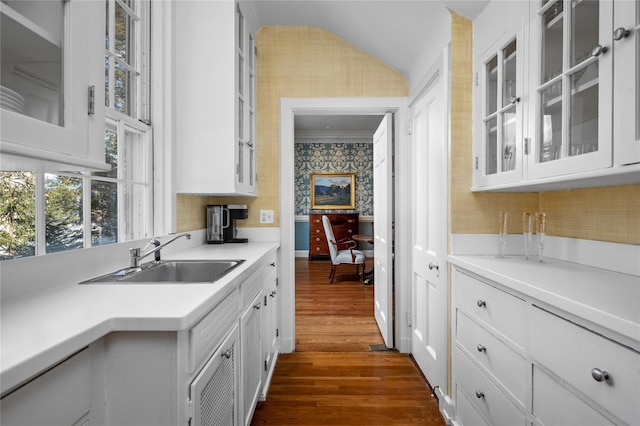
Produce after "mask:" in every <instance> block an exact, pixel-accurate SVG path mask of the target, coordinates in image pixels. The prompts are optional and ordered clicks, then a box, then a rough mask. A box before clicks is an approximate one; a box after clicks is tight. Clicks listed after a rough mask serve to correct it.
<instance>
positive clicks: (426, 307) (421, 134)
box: [411, 76, 448, 391]
mask: <svg viewBox="0 0 640 426" xmlns="http://www.w3.org/2000/svg"><path fill="white" fill-rule="evenodd" d="M442 80H443V79H442V77H441V76H437V77H436V78H435V79H434V80H432V82H431V84H430V86H429V87H428V89H427V90H426V92H425V94H424V95H422V96H421V97H419V98H418V99H417V100H416V102H415V103H414V104H413V106H412V109H411V117H412V135H411V146H412V167H411V168H412V176H413V179H412V182H413V191H412V195H413V196H412V213H413V216H412V219H413V220H412V222H413V223H412V235H413V240H412V278H411V287H412V301H413V303H412V305H413V306H412V310H411V318H412V322H411V331H412V338H411V352H412V354H413V356H414V358H415V359H416V362H417V363H418V365H419V366H420V369H421V370H422V371H423V373H424V374H425V376H426V377H427V380H428V381H429V383H430V384H431V385H432V386H434V387H435V386H439V387H440V388H441V389H442V390H444V391H446V388H447V362H448V361H447V327H448V321H447V318H448V316H447V315H448V309H447V303H448V302H447V300H448V296H447V263H446V252H447V164H448V162H447V161H448V159H447V146H448V143H447V139H446V130H445V123H446V114H445V111H444V108H445V105H446V102H445V100H444V99H443V98H444V92H443V89H442V85H443V81H442Z"/></svg>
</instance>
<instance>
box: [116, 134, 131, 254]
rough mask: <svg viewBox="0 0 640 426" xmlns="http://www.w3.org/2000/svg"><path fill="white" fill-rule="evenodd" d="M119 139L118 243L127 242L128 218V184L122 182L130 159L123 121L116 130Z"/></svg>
mask: <svg viewBox="0 0 640 426" xmlns="http://www.w3.org/2000/svg"><path fill="white" fill-rule="evenodd" d="M116 133H117V138H118V241H126V240H127V216H126V211H125V191H126V184H125V183H123V182H122V181H123V180H124V179H125V178H126V177H127V176H126V170H125V164H126V165H127V167H129V161H128V159H125V155H126V147H125V144H126V143H127V141H126V139H125V126H124V123H123V122H122V121H119V122H118V126H117V129H116Z"/></svg>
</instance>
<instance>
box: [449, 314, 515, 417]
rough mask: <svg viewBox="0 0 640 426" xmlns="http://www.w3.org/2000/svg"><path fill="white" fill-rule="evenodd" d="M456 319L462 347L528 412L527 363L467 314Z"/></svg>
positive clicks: (458, 337) (457, 334)
mask: <svg viewBox="0 0 640 426" xmlns="http://www.w3.org/2000/svg"><path fill="white" fill-rule="evenodd" d="M456 319H457V324H456V340H457V342H458V344H459V345H460V346H462V347H463V348H465V349H466V350H467V351H468V352H469V354H470V355H471V357H473V359H475V360H476V361H477V362H478V363H479V364H480V365H482V366H483V367H485V368H486V369H487V370H488V371H489V372H490V373H491V374H492V375H493V376H494V377H495V378H496V380H497V381H498V382H500V383H501V384H502V385H503V386H504V387H505V388H506V389H507V391H508V392H509V393H511V395H512V396H513V397H514V398H516V399H517V400H518V401H519V402H520V404H521V405H522V407H523V408H524V402H525V398H526V388H527V386H526V380H525V379H526V377H527V362H526V360H525V359H524V358H523V357H522V356H521V355H520V354H518V353H517V352H515V351H514V350H513V349H511V348H510V347H508V346H507V345H506V344H505V343H504V342H502V341H500V340H499V339H498V338H497V337H495V336H494V335H493V334H491V333H489V332H488V331H487V330H485V329H484V328H482V327H480V325H478V324H477V323H476V322H475V321H473V320H472V319H470V318H469V317H468V316H466V315H465V314H464V313H462V312H460V311H457V314H456Z"/></svg>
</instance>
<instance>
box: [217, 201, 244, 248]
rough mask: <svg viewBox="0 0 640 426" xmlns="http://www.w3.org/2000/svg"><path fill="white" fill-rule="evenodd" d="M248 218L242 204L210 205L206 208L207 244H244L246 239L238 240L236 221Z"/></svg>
mask: <svg viewBox="0 0 640 426" xmlns="http://www.w3.org/2000/svg"><path fill="white" fill-rule="evenodd" d="M247 217H249V209H248V208H247V206H246V205H244V204H229V205H225V204H212V205H208V206H207V243H209V244H222V243H246V242H248V241H249V239H248V238H238V229H237V227H236V220H237V219H246V218H247Z"/></svg>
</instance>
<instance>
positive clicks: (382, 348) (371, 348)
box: [369, 343, 392, 352]
mask: <svg viewBox="0 0 640 426" xmlns="http://www.w3.org/2000/svg"><path fill="white" fill-rule="evenodd" d="M390 350H392V349H389V348H388V347H386V346H385V345H384V343H383V344H381V345H369V351H370V352H377V351H390Z"/></svg>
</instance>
